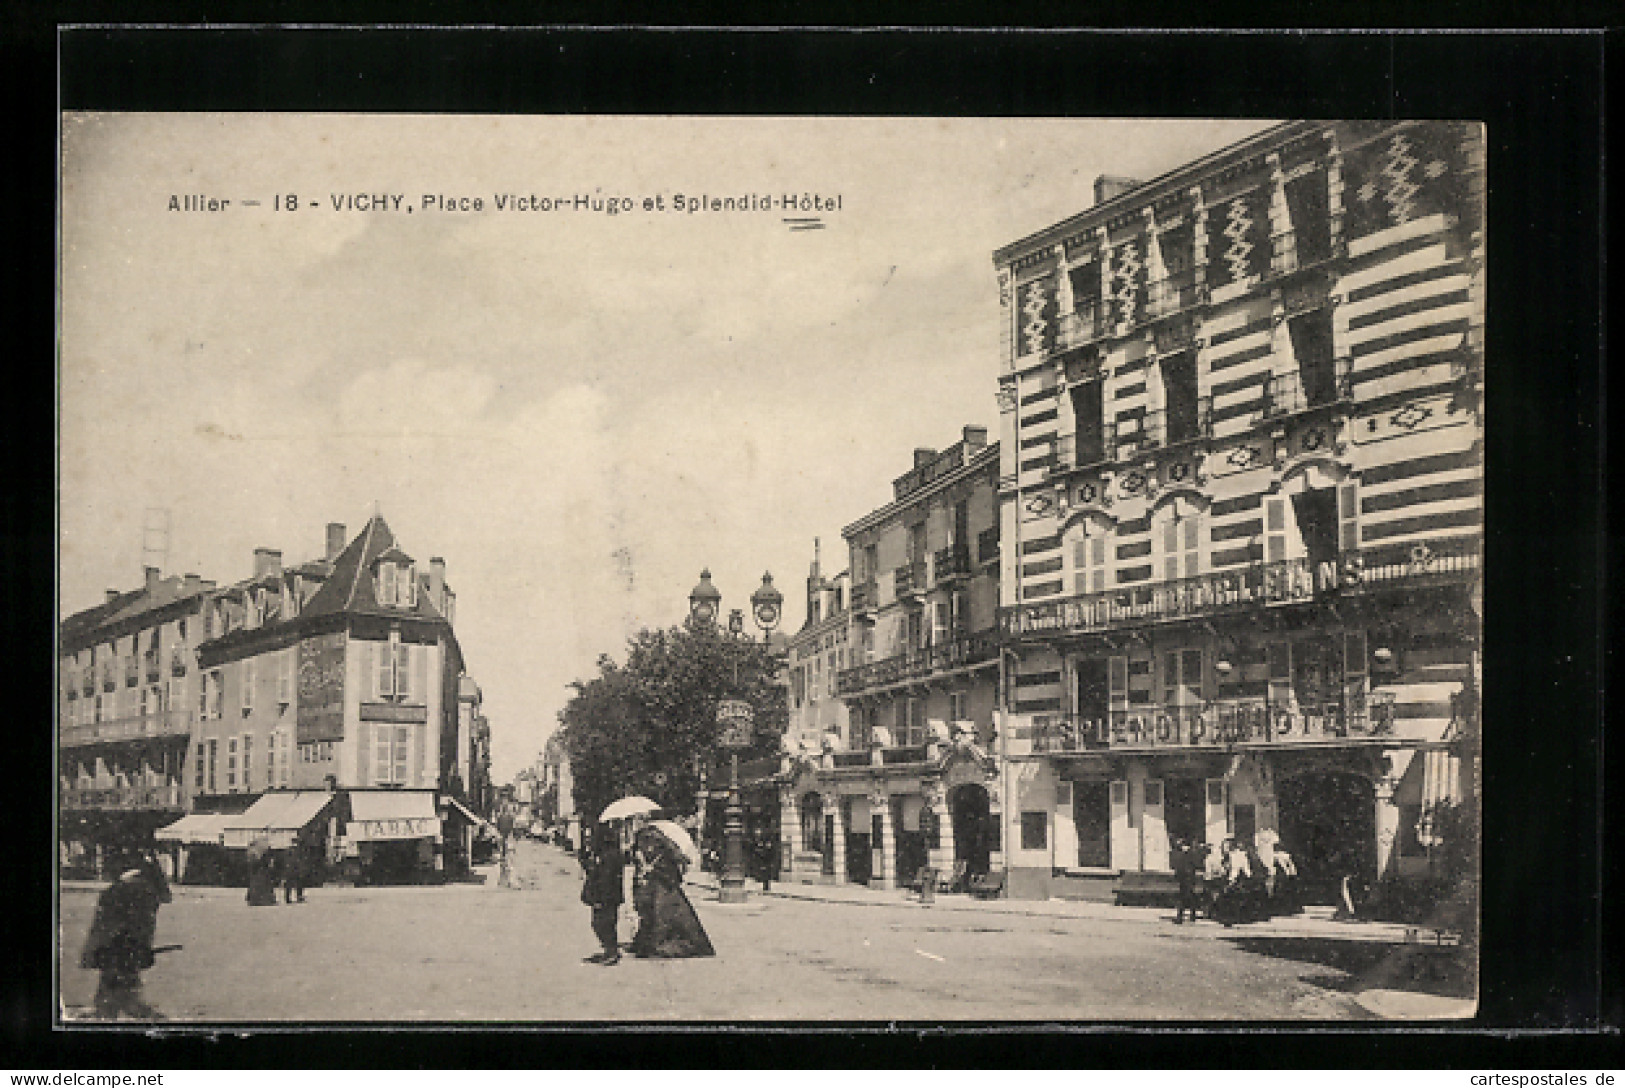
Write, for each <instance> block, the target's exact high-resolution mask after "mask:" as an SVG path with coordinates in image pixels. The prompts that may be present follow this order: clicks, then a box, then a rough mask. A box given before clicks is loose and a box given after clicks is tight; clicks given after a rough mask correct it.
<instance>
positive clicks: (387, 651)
mask: <svg viewBox="0 0 1625 1088" xmlns="http://www.w3.org/2000/svg"><path fill="white" fill-rule="evenodd" d="M367 645H368V646H369V647H370V648H371V651H372V655H373V662H374V669H373V678H374V680H373V682H374V690H373V695H374V696H375V697H377V698H380V699H383V698H387V697H388V696H391V695H394V694H395V679H394V673H395V670H394V668H393V666H394V662H393V661H392V660H391V658H392V656H393V651H392V649H391V648H390V644H389V643H387V642H373V643H368V644H367Z"/></svg>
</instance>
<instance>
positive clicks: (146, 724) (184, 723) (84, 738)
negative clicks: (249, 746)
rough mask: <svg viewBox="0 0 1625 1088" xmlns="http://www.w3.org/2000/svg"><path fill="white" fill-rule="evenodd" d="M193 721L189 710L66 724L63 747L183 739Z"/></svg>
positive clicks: (63, 731)
mask: <svg viewBox="0 0 1625 1088" xmlns="http://www.w3.org/2000/svg"><path fill="white" fill-rule="evenodd" d="M192 718H193V713H192V711H190V710H166V711H162V712H159V713H152V714H132V715H127V716H125V717H122V718H112V719H110V720H108V721H101V722H87V723H82V724H78V725H63V726H62V728H61V732H60V736H61V738H62V744H63V746H64V747H67V746H71V745H79V744H105V743H108V742H109V741H120V740H139V739H141V738H144V737H184V736H188V735H190V734H191V732H192Z"/></svg>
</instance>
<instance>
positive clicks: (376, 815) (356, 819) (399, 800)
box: [344, 790, 440, 842]
mask: <svg viewBox="0 0 1625 1088" xmlns="http://www.w3.org/2000/svg"><path fill="white" fill-rule="evenodd" d="M344 834H345V835H346V837H348V838H349V840H350V841H351V842H387V841H390V840H394V839H427V838H432V837H434V836H436V835H438V834H440V816H439V814H438V813H436V812H435V810H434V794H433V793H429V792H412V793H406V792H400V791H396V790H355V791H352V792H351V794H350V822H349V824H348V825H346V827H345V829H344Z"/></svg>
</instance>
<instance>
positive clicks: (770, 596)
mask: <svg viewBox="0 0 1625 1088" xmlns="http://www.w3.org/2000/svg"><path fill="white" fill-rule="evenodd" d="M783 609H784V594H782V593H780V592H779V591H778V590H776V589H774V588H773V576H772V575H771V574H763V575H762V584H761V585H760V586H759V587H758V588H757V590H756V592H755V593H752V594H751V595H750V610H751V615H752V616H754V617H755V619H756V626H758V627H760V628H761V629H762V632H763V633H764V634H766V633H769V632H771V631H772V630H773V628H775V627H777V626H778V625H779V615H780V613H781V612H782V611H783Z"/></svg>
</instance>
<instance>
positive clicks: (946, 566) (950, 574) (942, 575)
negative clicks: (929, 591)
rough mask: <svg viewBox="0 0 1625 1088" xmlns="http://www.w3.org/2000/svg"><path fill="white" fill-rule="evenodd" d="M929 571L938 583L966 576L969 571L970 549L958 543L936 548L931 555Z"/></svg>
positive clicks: (968, 574)
mask: <svg viewBox="0 0 1625 1088" xmlns="http://www.w3.org/2000/svg"><path fill="white" fill-rule="evenodd" d="M931 573H932V577H933V578H934V579H935V580H936V582H937V583H938V584H941V583H944V582H953V581H957V580H959V579H961V578H968V577H969V576H970V573H971V561H970V550H969V549H968V548H964V547H960V546H958V545H949V546H948V547H946V548H938V549H937V550H936V552H935V553H933V554H932V556H931Z"/></svg>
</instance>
